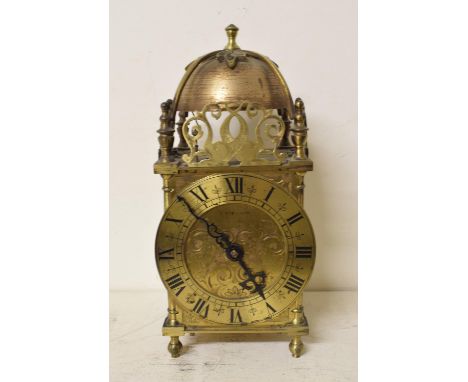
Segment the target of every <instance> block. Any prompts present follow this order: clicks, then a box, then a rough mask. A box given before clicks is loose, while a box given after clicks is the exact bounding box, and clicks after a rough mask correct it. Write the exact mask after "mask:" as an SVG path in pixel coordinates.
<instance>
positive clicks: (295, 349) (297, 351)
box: [289, 336, 304, 358]
mask: <svg viewBox="0 0 468 382" xmlns="http://www.w3.org/2000/svg"><path fill="white" fill-rule="evenodd" d="M303 349H304V344H303V343H302V341H301V336H294V337H293V338H292V340H291V342H290V343H289V350H290V351H291V354H292V356H293V357H294V358H299V357H300V356H301V354H302V350H303Z"/></svg>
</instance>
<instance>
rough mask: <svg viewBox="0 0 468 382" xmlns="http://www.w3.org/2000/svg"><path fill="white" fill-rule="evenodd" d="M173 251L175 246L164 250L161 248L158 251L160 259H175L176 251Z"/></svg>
mask: <svg viewBox="0 0 468 382" xmlns="http://www.w3.org/2000/svg"><path fill="white" fill-rule="evenodd" d="M173 251H174V248H169V249H165V250H164V251H163V250H161V249H160V250H159V251H158V256H159V260H174V253H171V252H173Z"/></svg>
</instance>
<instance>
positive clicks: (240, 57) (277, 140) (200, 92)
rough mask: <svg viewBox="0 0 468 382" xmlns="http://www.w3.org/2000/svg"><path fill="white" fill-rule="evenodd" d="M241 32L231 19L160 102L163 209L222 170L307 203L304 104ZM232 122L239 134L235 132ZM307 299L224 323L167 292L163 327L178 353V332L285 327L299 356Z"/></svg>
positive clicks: (305, 329)
mask: <svg viewBox="0 0 468 382" xmlns="http://www.w3.org/2000/svg"><path fill="white" fill-rule="evenodd" d="M237 31H238V29H237V28H236V27H235V26H233V25H230V26H228V27H227V28H226V33H227V36H228V43H227V45H226V47H225V48H224V49H223V50H219V51H215V52H212V53H209V54H207V55H204V56H202V57H200V58H198V59H197V60H195V61H193V62H192V63H190V64H189V65H188V66H187V67H186V72H185V75H184V77H183V78H182V81H181V83H180V84H179V87H178V89H177V91H176V94H175V97H174V99H169V100H167V101H165V102H163V103H162V104H161V117H160V128H159V130H158V131H157V132H158V141H159V158H158V161H157V162H156V163H155V164H154V173H155V174H160V175H161V177H162V180H163V188H162V189H163V191H164V207H165V209H167V208H168V207H169V205H170V204H171V203H172V202H174V200H175V199H176V198H177V195H178V193H179V192H180V191H181V190H183V189H184V188H186V187H187V186H188V185H190V184H192V183H193V182H196V181H198V180H199V179H201V178H204V177H206V176H208V175H212V174H223V173H230V174H235V173H239V174H242V173H254V174H260V175H262V176H264V177H266V178H268V179H270V180H272V181H274V182H276V184H278V185H280V186H281V187H283V188H284V189H285V190H287V191H288V193H289V194H290V195H292V196H293V197H294V198H295V199H296V200H297V201H298V202H299V204H300V205H301V206H303V202H304V187H305V185H304V176H305V174H306V172H308V171H312V169H313V163H312V161H311V160H310V159H309V157H308V149H307V130H308V129H307V122H306V115H305V107H304V103H303V101H302V100H301V99H300V98H297V99H296V100H295V102H293V101H292V98H291V95H290V91H289V88H288V86H287V84H286V81H285V80H284V78H283V76H282V75H281V73H280V72H279V70H278V67H277V65H276V64H275V63H273V62H272V61H271V60H270V59H268V58H267V57H265V56H262V55H260V54H258V53H255V52H250V51H244V50H241V49H240V48H239V46H238V45H237V43H236V35H237ZM233 121H234V122H236V125H237V126H236V127H237V129H238V130H239V132H238V133H237V135H236V134H233V133H232V131H231V130H232V125H233ZM214 122H216V123H214ZM216 124H217V125H221V126H220V127H219V126H216ZM176 138H177V141H176ZM175 143H177V144H175ZM302 300H303V292H302V291H300V292H299V293H298V295H297V297H296V298H295V300H294V301H293V302H292V303H291V305H290V306H289V308H288V309H285V310H284V311H283V312H282V313H281V314H279V315H278V316H276V317H274V318H272V319H270V320H266V321H263V322H258V323H254V324H240V325H232V324H231V325H222V324H214V323H212V322H209V321H206V320H204V319H203V318H202V317H201V316H200V317H197V316H194V315H193V314H191V312H188V311H185V310H184V309H183V308H181V307H180V306H178V305H177V303H176V301H175V299H174V298H172V297H171V295H170V293H168V315H167V318H166V319H165V321H164V324H163V328H162V334H163V335H164V336H169V337H170V342H169V345H168V350H169V352H170V353H171V355H172V356H173V357H178V356H179V355H180V354H181V349H182V344H181V342H180V341H179V337H180V336H184V335H186V334H190V335H195V334H197V333H223V334H224V333H278V334H286V335H288V336H291V342H290V345H289V348H290V351H291V353H292V355H293V356H294V357H299V356H300V355H301V353H302V350H303V344H302V341H301V336H304V335H308V333H309V325H308V322H307V318H306V316H305V314H304V309H303V305H302Z"/></svg>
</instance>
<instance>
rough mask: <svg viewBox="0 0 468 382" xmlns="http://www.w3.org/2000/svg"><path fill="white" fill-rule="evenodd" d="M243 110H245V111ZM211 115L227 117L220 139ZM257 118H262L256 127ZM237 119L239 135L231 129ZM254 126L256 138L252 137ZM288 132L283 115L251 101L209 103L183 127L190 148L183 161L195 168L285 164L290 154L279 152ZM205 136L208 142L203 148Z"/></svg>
mask: <svg viewBox="0 0 468 382" xmlns="http://www.w3.org/2000/svg"><path fill="white" fill-rule="evenodd" d="M241 111H245V113H244V114H241ZM209 116H211V117H212V118H214V119H215V120H220V119H221V118H222V117H224V119H223V120H222V122H221V126H220V128H219V135H220V139H219V140H218V141H216V142H215V141H214V137H213V127H212V125H211V123H210V121H209V119H208V117H209ZM257 117H259V118H260V119H259V120H258V122H257V123H256V124H255V126H253V119H254V118H257ZM234 119H236V120H237V122H238V124H239V132H238V134H237V136H233V135H232V132H231V122H232V121H233V120H234ZM251 129H254V130H253V131H254V134H253V138H251V137H250V136H249V131H250V130H251ZM284 133H285V124H284V121H283V119H282V118H281V116H278V115H275V114H273V110H269V109H262V108H260V107H259V106H258V105H256V104H253V103H250V102H248V101H242V102H240V103H236V104H227V103H212V104H208V105H205V106H204V107H203V109H202V110H201V111H200V112H196V113H195V114H194V115H193V116H192V117H191V118H188V119H187V120H186V121H185V122H184V124H183V126H182V134H183V136H184V138H185V141H186V142H187V145H188V146H189V149H190V153H189V154H185V155H183V156H182V160H183V161H184V162H185V163H187V165H188V166H193V167H197V166H199V167H206V166H224V165H225V166H227V165H229V164H231V163H232V162H239V164H240V165H242V166H249V165H259V164H281V163H283V162H284V161H285V160H286V155H285V154H284V153H282V152H279V151H278V146H279V144H280V142H281V139H282V138H283V135H284ZM205 135H206V138H205V139H204V145H203V147H199V143H200V142H201V141H202V139H203V138H204V137H205Z"/></svg>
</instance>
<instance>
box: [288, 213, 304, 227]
mask: <svg viewBox="0 0 468 382" xmlns="http://www.w3.org/2000/svg"><path fill="white" fill-rule="evenodd" d="M303 217H304V216H302V214H301V213H300V212H298V213H297V214H295V215H293V216H291V217H290V218H288V224H289V225H293V224H294V223H296V222H297V221H299V220H301V219H302V218H303Z"/></svg>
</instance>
